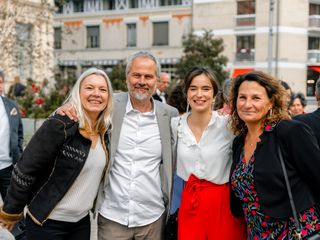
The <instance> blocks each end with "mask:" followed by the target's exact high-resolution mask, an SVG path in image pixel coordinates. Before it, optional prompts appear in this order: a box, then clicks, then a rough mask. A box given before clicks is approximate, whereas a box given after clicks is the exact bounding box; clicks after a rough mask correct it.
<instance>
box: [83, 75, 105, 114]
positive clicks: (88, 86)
mask: <svg viewBox="0 0 320 240" xmlns="http://www.w3.org/2000/svg"><path fill="white" fill-rule="evenodd" d="M108 98H109V93H108V85H107V81H106V80H105V79H104V77H103V76H101V75H96V74H92V75H89V76H88V77H86V78H85V79H84V80H83V81H82V82H81V85H80V100H81V104H82V106H83V109H84V110H85V111H86V112H87V114H88V116H89V117H90V118H91V119H94V120H96V119H97V118H98V116H99V114H100V113H101V112H102V111H103V110H104V109H105V108H106V107H107V105H108Z"/></svg>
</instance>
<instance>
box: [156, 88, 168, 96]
mask: <svg viewBox="0 0 320 240" xmlns="http://www.w3.org/2000/svg"><path fill="white" fill-rule="evenodd" d="M156 93H157V94H158V95H159V96H165V95H166V93H165V92H161V91H160V90H159V89H158V88H157V90H156Z"/></svg>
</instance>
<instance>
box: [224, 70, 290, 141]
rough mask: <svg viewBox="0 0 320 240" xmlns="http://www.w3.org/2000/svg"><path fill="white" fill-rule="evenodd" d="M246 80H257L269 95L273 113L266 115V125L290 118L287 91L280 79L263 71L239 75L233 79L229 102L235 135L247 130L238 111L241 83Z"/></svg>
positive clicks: (231, 125)
mask: <svg viewBox="0 0 320 240" xmlns="http://www.w3.org/2000/svg"><path fill="white" fill-rule="evenodd" d="M244 81H250V82H257V83H258V84H259V85H261V86H262V87H264V88H265V89H266V92H267V95H268V97H269V99H270V100H271V103H272V114H271V115H270V114H269V112H268V114H267V115H266V116H265V120H264V126H266V125H268V124H272V123H274V122H276V121H278V120H280V119H289V118H290V117H289V115H288V112H287V93H286V91H285V89H284V88H283V86H282V85H281V84H280V81H279V80H277V79H276V78H274V77H273V76H271V75H269V74H267V73H264V72H261V71H253V72H249V73H245V74H242V75H239V76H238V77H236V78H235V79H234V80H233V81H232V85H231V87H230V93H229V94H230V95H229V102H230V104H231V117H230V120H229V123H230V128H231V130H232V131H233V133H234V134H235V135H240V134H241V133H242V132H243V131H245V130H246V125H245V122H244V121H242V120H241V119H240V117H239V115H238V112H237V99H238V93H239V88H240V85H241V84H242V83H243V82H244Z"/></svg>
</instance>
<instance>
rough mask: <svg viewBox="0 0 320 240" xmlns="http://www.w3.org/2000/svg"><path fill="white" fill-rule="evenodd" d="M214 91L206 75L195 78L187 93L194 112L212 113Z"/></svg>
mask: <svg viewBox="0 0 320 240" xmlns="http://www.w3.org/2000/svg"><path fill="white" fill-rule="evenodd" d="M214 94H215V93H214V90H213V87H212V84H211V82H210V79H209V78H208V77H207V76H206V75H205V74H200V75H198V76H195V77H194V78H193V79H192V81H191V84H190V86H189V88H188V91H187V98H188V103H189V104H190V107H191V109H192V111H196V112H209V111H210V112H211V106H212V101H213V96H214Z"/></svg>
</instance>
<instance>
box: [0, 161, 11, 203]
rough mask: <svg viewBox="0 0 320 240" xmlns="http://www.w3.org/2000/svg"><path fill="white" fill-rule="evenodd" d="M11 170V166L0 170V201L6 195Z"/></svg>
mask: <svg viewBox="0 0 320 240" xmlns="http://www.w3.org/2000/svg"><path fill="white" fill-rule="evenodd" d="M12 170H13V166H12V165H11V166H9V167H6V168H4V169H1V170H0V193H1V197H2V200H4V198H5V197H6V195H7V190H8V187H9V185H10V179H11V174H12Z"/></svg>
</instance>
